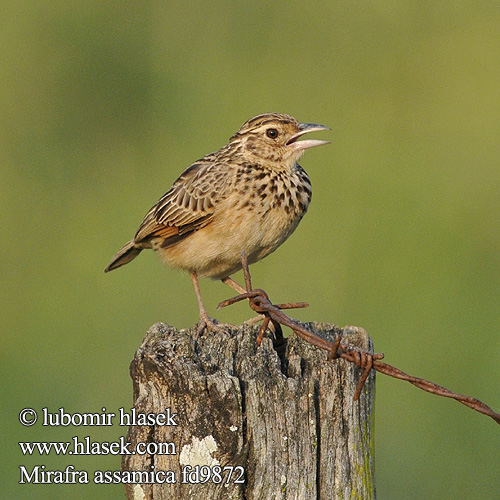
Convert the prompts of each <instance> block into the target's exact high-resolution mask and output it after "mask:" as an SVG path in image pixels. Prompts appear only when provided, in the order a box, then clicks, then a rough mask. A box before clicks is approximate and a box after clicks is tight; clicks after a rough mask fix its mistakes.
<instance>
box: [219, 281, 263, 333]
mask: <svg viewBox="0 0 500 500" xmlns="http://www.w3.org/2000/svg"><path fill="white" fill-rule="evenodd" d="M221 281H222V283H224V284H226V285H229V286H230V287H231V288H233V289H234V290H236V291H237V292H238V293H240V294H241V293H247V292H250V290H245V289H244V288H243V287H242V286H241V285H240V284H239V283H237V282H236V281H234V280H233V278H231V276H227V277H226V278H223V279H222V280H221ZM264 318H265V316H264V314H259V315H258V316H255V317H253V318H250V319H247V320H246V321H244V322H243V324H244V325H250V326H252V325H255V324H256V323H258V322H259V321H262V320H263V319H264Z"/></svg>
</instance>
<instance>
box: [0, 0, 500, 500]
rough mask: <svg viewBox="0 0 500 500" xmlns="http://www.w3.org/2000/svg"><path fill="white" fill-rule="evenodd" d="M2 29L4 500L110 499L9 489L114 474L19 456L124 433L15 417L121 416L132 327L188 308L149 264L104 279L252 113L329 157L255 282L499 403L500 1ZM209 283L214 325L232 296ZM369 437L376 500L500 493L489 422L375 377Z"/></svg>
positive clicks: (3, 17)
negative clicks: (151, 217) (24, 446)
mask: <svg viewBox="0 0 500 500" xmlns="http://www.w3.org/2000/svg"><path fill="white" fill-rule="evenodd" d="M0 24H1V29H0V40H1V46H2V55H1V57H0V67H1V71H0V106H1V113H0V127H1V134H0V150H1V154H0V165H1V170H0V193H1V194H0V210H1V213H2V217H1V219H0V221H1V222H0V224H1V226H0V230H1V234H2V244H1V250H0V251H1V252H2V258H1V261H0V262H1V283H2V286H1V297H0V299H1V303H0V314H1V330H2V349H1V368H0V370H1V377H2V378H1V390H2V404H1V410H0V411H1V419H2V420H1V429H2V430H1V432H2V439H1V442H2V450H3V452H2V455H3V456H2V460H1V464H0V467H1V468H2V478H1V480H0V497H1V498H2V499H4V498H5V499H14V498H15V499H24V498H36V499H49V498H50V499H54V498H57V499H59V498H73V499H87V498H98V499H111V498H113V499H115V498H124V494H123V490H122V487H121V486H120V485H118V486H116V485H115V486H97V485H94V484H92V483H91V484H90V485H88V486H75V485H73V486H42V485H24V486H21V485H18V484H17V482H18V481H19V469H18V465H20V464H23V465H25V466H27V467H28V468H31V467H32V466H33V465H35V464H45V465H46V468H47V469H60V468H64V467H65V466H66V465H67V464H69V463H71V464H73V465H74V466H75V467H76V468H77V469H84V470H85V469H86V470H88V471H90V472H92V471H94V470H95V469H110V470H115V469H119V466H120V460H119V457H113V456H111V457H81V456H79V457H74V458H72V457H58V456H55V455H54V456H52V455H51V456H50V457H40V456H33V457H24V456H22V455H21V452H20V449H19V446H18V445H17V442H18V441H65V440H69V439H70V438H71V437H72V436H74V435H78V436H80V437H84V436H87V435H89V436H90V437H91V439H92V440H101V441H106V440H107V441H109V440H115V439H118V437H119V436H120V435H122V434H124V433H125V432H126V429H125V428H121V427H119V426H114V427H111V428H107V427H104V428H99V427H92V428H87V429H83V428H76V429H75V428H47V427H43V426H41V425H39V424H37V425H35V426H34V427H23V426H21V424H20V423H19V422H18V413H19V411H20V410H21V409H22V408H25V407H32V408H34V409H36V410H41V408H43V407H48V408H49V409H50V410H52V411H56V410H57V409H58V408H60V407H64V408H65V409H66V410H67V411H69V412H97V411H101V408H102V407H105V408H106V409H107V410H108V411H114V412H116V411H117V409H118V408H120V407H125V408H130V405H131V403H132V386H131V380H130V378H129V374H128V365H129V362H130V360H131V358H132V356H133V354H134V351H135V349H136V348H137V347H138V345H139V343H140V342H141V339H142V336H143V334H144V333H145V331H146V330H147V328H148V327H149V326H150V325H152V324H153V323H155V322H157V321H164V322H167V323H170V324H173V325H176V326H178V327H186V326H190V325H192V324H193V323H194V322H195V321H196V320H197V314H198V312H197V305H196V301H195V296H194V293H193V290H192V286H191V283H190V280H189V278H188V277H187V276H185V275H183V274H181V273H178V272H176V271H172V270H169V269H168V268H166V267H164V266H162V264H161V263H160V261H159V259H157V257H156V256H155V255H154V254H153V252H146V253H144V254H142V255H141V257H140V258H139V259H137V260H136V261H134V262H133V264H131V265H130V266H127V267H126V268H123V269H120V270H119V271H116V272H113V273H112V274H109V275H105V274H104V273H103V269H104V267H105V265H106V264H107V263H108V261H109V260H110V258H111V257H112V256H113V254H114V252H115V251H116V250H117V249H118V248H119V247H120V246H121V245H122V244H123V243H124V242H125V241H127V240H128V239H129V238H131V237H132V236H133V234H134V232H135V230H136V229H137V226H138V224H139V223H140V221H141V220H142V217H143V215H144V214H145V213H146V211H147V210H148V209H149V207H150V206H151V205H152V204H153V203H154V202H155V201H156V200H157V199H158V198H159V197H160V196H161V195H162V194H163V193H164V192H165V191H166V190H167V189H168V188H169V187H170V184H171V183H172V181H173V180H174V179H175V178H176V177H177V176H178V174H179V173H180V172H181V170H182V169H184V168H185V167H187V166H188V165H189V164H190V163H191V162H192V161H194V160H196V159H198V158H199V157H201V156H203V155H204V154H206V153H208V152H211V151H214V150H216V149H218V148H219V147H221V146H222V145H224V144H225V143H226V142H227V139H228V138H229V137H230V135H232V134H233V133H234V132H235V131H236V130H237V129H238V127H239V126H240V125H241V123H242V122H244V121H245V120H246V119H248V118H249V117H251V116H253V115H255V114H258V113H262V112H267V111H280V112H284V113H289V114H291V115H293V116H295V117H296V118H298V119H299V120H301V121H311V122H318V123H323V124H326V125H329V126H330V127H331V128H332V132H331V133H329V134H326V133H325V134H324V135H323V134H321V139H327V138H330V139H331V140H332V144H331V145H330V146H327V147H323V148H320V149H317V150H314V151H312V152H310V153H308V154H307V155H306V157H305V158H304V159H303V160H302V162H301V163H302V165H303V166H304V167H305V168H306V170H307V171H308V173H309V175H310V177H311V180H312V183H313V188H314V197H313V203H312V205H311V207H310V210H309V213H308V214H307V216H306V217H305V218H304V220H303V222H302V223H301V225H300V227H299V228H298V230H297V231H296V233H295V234H294V235H293V237H292V238H291V240H289V241H288V242H287V243H286V244H285V245H284V246H283V247H282V248H280V249H279V250H278V251H277V252H276V253H275V254H273V255H272V256H270V257H268V258H267V259H266V260H265V261H263V262H261V263H259V264H256V265H254V266H253V268H252V273H253V278H254V283H255V284H257V285H258V286H259V287H262V288H264V289H266V290H267V291H268V292H269V294H270V296H271V297H272V298H274V300H276V301H287V300H307V301H308V302H310V304H311V306H310V308H309V309H307V310H303V311H297V312H294V313H293V316H294V317H297V318H299V319H302V320H313V319H315V320H321V321H328V322H332V323H336V324H338V325H344V324H353V325H358V326H362V327H364V328H366V329H367V330H368V332H369V333H370V334H371V336H372V337H373V339H374V342H375V346H376V349H377V350H378V351H383V352H385V354H386V359H387V361H388V362H390V363H392V364H394V365H396V366H398V367H400V368H401V369H404V370H407V371H408V372H410V373H412V374H415V375H419V376H423V377H426V378H428V379H431V380H434V381H436V382H438V383H440V384H442V385H444V386H447V387H449V388H451V389H454V390H456V391H458V392H461V393H465V394H469V395H473V396H476V397H478V398H480V399H482V400H484V401H485V402H487V403H488V404H490V405H491V406H492V407H493V408H494V409H496V410H497V411H499V410H500V382H499V380H500V377H499V375H500V335H499V327H500V308H499V299H500V140H499V137H500V28H499V26H500V3H498V2H493V1H486V0H480V1H475V2H472V1H468V2H467V1H460V0H458V1H456V2H453V3H451V2H433V1H421V2H410V1H406V0H399V1H366V2H351V1H337V0H328V1H326V0H318V1H314V2H296V1H288V2H265V1H255V2H234V1H229V0H223V1H218V2H183V3H180V2H172V1H164V2H153V1H140V2H139V1H132V2H127V3H125V2H101V1H99V2H97V1H73V2H66V1H59V0H52V1H51V2H28V1H19V0H17V1H15V2H14V1H4V2H2V4H1V6H0ZM327 135H329V137H327ZM317 137H318V138H319V136H317ZM236 278H237V279H239V280H241V276H240V275H236ZM201 286H202V292H203V294H204V296H205V297H206V304H207V308H208V309H209V312H210V313H212V314H215V305H216V304H217V303H218V302H219V301H220V300H222V299H224V298H226V297H228V296H231V295H232V291H231V290H230V289H227V288H226V287H224V286H223V285H221V284H220V283H215V282H214V283H212V282H209V281H203V282H202V283H201ZM248 316H249V310H248V308H247V306H246V305H241V306H240V305H239V306H234V307H233V308H232V309H231V310H225V311H222V312H219V313H218V314H217V317H218V318H219V319H221V320H223V321H229V322H235V323H238V322H241V321H242V320H244V319H246V318H247V317H248ZM375 443H376V484H377V490H378V496H379V498H380V499H412V500H415V499H428V498H439V499H441V500H445V499H456V498H467V499H470V500H473V499H481V500H485V499H498V498H499V497H500V473H499V471H500V428H499V427H498V426H497V425H496V424H495V423H494V422H493V421H492V420H490V419H489V418H487V417H485V416H481V415H479V414H477V413H475V412H473V411H471V410H469V409H467V408H465V407H462V406H461V405H459V404H458V403H455V402H453V401H451V400H445V399H442V398H438V397H435V396H431V395H428V394H426V393H423V392H421V391H419V390H418V389H415V388H413V387H412V386H410V385H408V384H405V383H402V382H398V381H395V380H393V379H387V378H384V377H383V376H379V377H378V380H377V404H376V439H375Z"/></svg>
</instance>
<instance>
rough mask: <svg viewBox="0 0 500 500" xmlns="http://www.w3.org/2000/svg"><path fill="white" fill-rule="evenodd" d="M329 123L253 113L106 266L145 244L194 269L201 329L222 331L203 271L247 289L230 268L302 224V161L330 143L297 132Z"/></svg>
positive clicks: (307, 190)
mask: <svg viewBox="0 0 500 500" xmlns="http://www.w3.org/2000/svg"><path fill="white" fill-rule="evenodd" d="M323 130H330V128H329V127H326V126H325V125H319V124H316V123H300V122H298V121H297V120H296V119H295V118H293V117H291V116H289V115H286V114H282V113H264V114H259V115H257V116H254V117H253V118H250V119H249V120H247V121H246V122H245V123H243V125H242V126H241V127H240V129H239V130H238V131H237V132H236V133H235V134H234V135H233V136H232V137H231V138H230V139H229V143H228V144H227V145H225V146H223V147H222V148H221V149H219V150H218V151H216V152H214V153H210V154H207V155H206V156H204V157H203V158H201V159H199V160H197V161H195V162H194V163H193V164H192V165H190V166H189V167H188V168H186V169H185V170H184V171H183V172H182V173H181V175H180V176H179V177H178V178H177V180H176V181H175V182H174V183H173V185H172V187H171V188H170V189H169V190H168V191H167V193H166V194H165V195H163V196H162V197H161V198H160V199H159V200H158V201H157V202H156V203H155V205H153V207H152V208H151V209H150V210H149V212H148V213H147V214H146V216H145V217H144V220H143V221H142V223H141V225H140V226H139V229H138V230H137V233H136V234H135V236H134V238H133V239H132V240H130V241H129V242H128V243H126V244H125V245H124V246H123V247H122V248H121V249H120V250H119V251H118V252H117V253H116V255H115V256H114V257H113V259H112V260H111V262H110V263H109V264H108V266H107V267H106V269H105V272H109V271H112V270H114V269H117V268H118V267H121V266H123V265H125V264H127V263H129V262H130V261H131V260H133V259H135V258H136V257H137V256H138V255H139V254H140V253H141V252H142V250H144V249H153V250H155V251H156V252H157V253H158V254H159V255H160V256H161V258H162V259H163V261H164V262H165V263H166V264H167V265H169V266H170V267H172V268H176V269H180V270H183V271H187V272H188V273H189V274H190V276H191V280H192V283H193V287H194V290H195V293H196V298H197V301H198V306H199V322H198V332H199V333H201V332H203V330H204V329H205V328H208V329H210V330H215V331H216V330H218V329H219V328H220V326H219V324H218V323H217V322H216V320H213V319H212V318H211V317H210V316H209V315H208V313H207V310H206V308H205V306H204V303H203V300H202V296H201V291H200V286H199V282H198V278H199V277H203V278H211V279H214V280H216V279H218V280H222V282H223V283H225V284H227V285H229V286H231V287H232V288H234V289H236V290H237V291H238V292H239V293H244V292H245V291H246V290H245V289H244V288H243V287H241V286H240V285H239V284H238V283H237V282H236V281H234V280H233V279H232V278H231V274H233V273H235V272H237V271H239V270H240V269H241V268H242V264H241V255H242V252H244V253H245V254H246V257H247V261H248V263H249V264H253V263H255V262H257V261H259V260H261V259H263V258H264V257H266V256H267V255H269V254H270V253H272V252H274V251H275V250H276V249H277V248H278V247H279V246H280V245H281V244H282V243H283V242H284V241H285V240H286V239H288V237H289V236H290V235H291V234H292V233H293V231H294V230H295V229H296V227H297V225H298V224H299V222H300V221H301V219H302V217H303V216H304V214H305V213H306V211H307V209H308V207H309V203H310V201H311V196H312V189H311V182H310V180H309V177H308V175H307V173H306V172H305V170H304V169H303V168H302V167H301V166H300V165H299V164H298V160H299V159H300V158H301V157H302V155H303V154H304V152H305V151H306V150H308V149H310V148H313V147H316V146H321V145H324V144H328V143H329V141H320V140H315V139H308V140H298V139H299V138H301V137H302V136H303V135H304V134H308V133H310V132H317V131H323Z"/></svg>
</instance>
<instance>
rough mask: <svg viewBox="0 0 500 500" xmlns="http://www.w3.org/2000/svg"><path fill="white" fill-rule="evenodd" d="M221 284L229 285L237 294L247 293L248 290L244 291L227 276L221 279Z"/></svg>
mask: <svg viewBox="0 0 500 500" xmlns="http://www.w3.org/2000/svg"><path fill="white" fill-rule="evenodd" d="M221 281H222V283H224V284H226V285H229V286H230V287H231V288H233V289H234V290H236V291H237V292H238V293H247V292H249V291H250V290H245V289H244V288H243V287H242V286H241V285H240V284H239V283H236V281H234V280H233V278H231V276H227V277H226V278H223V279H222V280H221Z"/></svg>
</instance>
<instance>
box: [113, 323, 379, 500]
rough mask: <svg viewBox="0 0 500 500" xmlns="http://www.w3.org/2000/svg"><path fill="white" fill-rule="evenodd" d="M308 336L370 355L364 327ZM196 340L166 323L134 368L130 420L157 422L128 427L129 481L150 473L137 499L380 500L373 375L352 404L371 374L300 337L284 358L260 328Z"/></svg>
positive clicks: (132, 494) (131, 491)
mask: <svg viewBox="0 0 500 500" xmlns="http://www.w3.org/2000/svg"><path fill="white" fill-rule="evenodd" d="M304 326H305V327H307V328H309V329H312V330H313V331H314V332H315V333H316V334H318V335H320V336H322V337H324V338H326V339H328V340H330V341H333V339H334V335H335V333H341V334H342V335H343V342H346V343H349V344H351V345H354V346H358V347H360V348H362V349H366V350H370V351H371V352H372V348H373V346H372V344H371V341H370V338H369V337H368V335H367V334H366V332H365V331H364V330H363V329H361V328H356V327H346V328H344V329H343V330H339V329H338V328H337V327H335V326H333V325H329V324H326V323H307V324H305V325H304ZM195 332H196V329H190V330H181V331H179V330H176V329H174V328H172V327H170V326H168V325H166V324H163V323H158V324H156V325H154V326H153V327H151V329H150V330H149V331H148V333H147V334H146V336H145V338H144V340H143V343H142V345H141V346H140V348H139V349H138V350H137V353H136V355H135V357H134V359H133V361H132V364H131V368H130V371H131V376H132V379H133V384H134V410H132V412H134V411H135V415H136V417H138V418H139V417H141V414H154V415H155V416H156V418H157V421H156V422H155V425H152V426H150V425H131V426H130V428H129V432H128V437H127V441H129V442H131V443H132V444H131V449H135V447H136V446H137V445H138V443H144V444H141V445H139V446H140V447H141V448H140V450H139V452H138V453H136V454H134V455H126V456H124V457H123V461H122V471H143V472H144V473H146V472H147V473H149V474H148V476H146V475H145V474H144V476H143V477H144V479H143V483H142V484H127V485H126V486H125V489H126V494H127V498H128V499H129V500H139V499H140V500H142V499H145V500H153V499H154V500H166V499H170V500H171V499H174V500H177V499H179V500H180V499H183V500H185V499H196V500H212V499H241V500H243V499H245V500H266V499H270V500H271V499H272V500H276V499H282V500H285V499H286V500H292V499H293V500H297V499H306V500H309V499H322V500H323V499H324V500H329V499H363V500H368V499H374V498H375V485H374V458H373V454H374V450H373V430H372V425H373V404H374V389H375V375H374V372H373V371H372V373H371V374H370V376H369V377H368V380H367V382H366V384H365V386H364V388H363V391H362V393H361V397H360V398H359V400H358V401H353V395H354V391H355V388H356V384H357V382H358V380H359V377H360V375H361V371H360V370H358V369H357V368H355V367H354V365H353V364H352V363H349V362H346V361H344V360H338V359H337V360H333V361H331V360H328V359H327V354H326V353H325V352H324V351H320V350H319V349H317V348H315V347H313V346H311V345H309V344H307V343H306V342H304V341H303V340H301V339H299V338H298V337H297V336H296V335H295V334H294V333H291V335H290V337H288V339H287V345H286V352H284V353H283V355H282V357H281V359H280V357H279V356H278V354H277V352H276V351H275V350H274V348H273V344H272V341H271V339H269V338H265V339H264V341H263V342H262V345H261V346H260V347H257V346H256V342H255V339H256V336H257V332H258V328H251V327H248V326H241V327H238V328H236V327H235V329H234V330H233V331H231V332H228V333H227V334H219V333H217V334H214V333H210V332H206V333H204V334H203V335H202V336H201V337H197V335H196V333H195ZM162 415H163V416H162ZM142 418H145V417H142ZM150 418H153V417H150ZM136 423H137V424H141V423H144V422H141V421H140V420H137V422H136ZM145 450H146V451H147V452H149V453H145V454H143V453H144V451H145ZM174 481H175V482H174ZM205 481H206V482H205Z"/></svg>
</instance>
